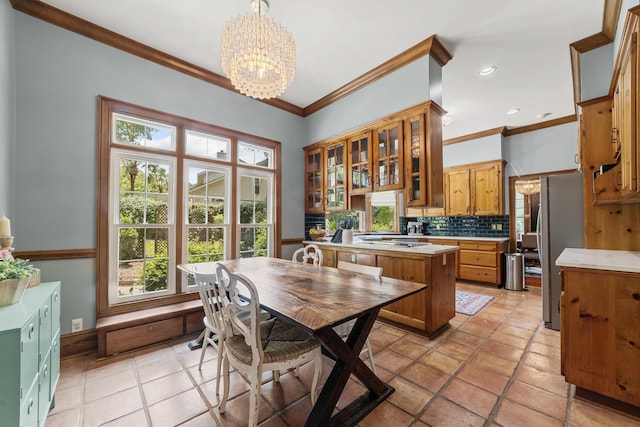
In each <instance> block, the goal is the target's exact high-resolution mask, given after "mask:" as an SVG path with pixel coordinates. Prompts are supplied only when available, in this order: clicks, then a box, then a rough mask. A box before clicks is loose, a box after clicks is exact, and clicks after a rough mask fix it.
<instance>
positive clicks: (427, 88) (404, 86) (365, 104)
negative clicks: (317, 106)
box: [305, 56, 446, 145]
mask: <svg viewBox="0 0 640 427" xmlns="http://www.w3.org/2000/svg"><path fill="white" fill-rule="evenodd" d="M445 67H446V66H445ZM438 70H442V69H441V67H440V66H439V65H438V64H437V63H436V62H435V60H433V59H431V58H430V56H426V57H422V58H420V59H418V60H416V61H414V62H412V63H410V64H407V65H405V66H404V67H402V68H400V69H399V70H397V71H395V72H393V73H392V74H389V75H387V76H385V77H383V78H381V79H380V80H377V81H375V82H373V83H371V84H370V85H368V86H365V87H364V88H363V89H361V90H359V91H357V92H355V93H352V94H350V95H348V96H346V97H344V98H342V99H341V100H339V101H338V102H335V103H333V104H331V105H329V106H327V107H325V108H323V109H322V110H320V111H317V112H315V113H313V114H312V115H310V116H309V117H307V118H306V123H305V124H306V129H307V135H306V144H305V145H309V144H312V143H314V142H318V141H321V140H323V139H326V138H330V137H332V136H336V135H338V134H342V133H344V132H347V131H349V130H350V129H353V128H356V127H358V126H361V125H364V124H367V123H369V122H372V121H375V120H377V119H381V118H383V117H385V116H388V115H389V114H392V113H396V112H398V111H402V110H404V109H405V108H409V107H413V106H414V105H418V104H420V103H423V102H425V101H428V100H429V99H430V95H431V94H433V95H434V100H435V97H436V96H439V95H440V93H439V90H440V88H441V86H442V81H441V80H442V79H441V78H440V77H441V75H440V74H439V72H438ZM444 72H446V68H445V69H444ZM436 102H437V101H436ZM439 104H440V103H439ZM440 106H442V105H440Z"/></svg>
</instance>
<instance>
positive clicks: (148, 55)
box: [11, 0, 303, 116]
mask: <svg viewBox="0 0 640 427" xmlns="http://www.w3.org/2000/svg"><path fill="white" fill-rule="evenodd" d="M11 5H12V6H13V8H14V9H15V10H17V11H19V12H22V13H24V14H27V15H30V16H33V17H34V18H37V19H40V20H42V21H45V22H48V23H50V24H53V25H56V26H58V27H61V28H64V29H65V30H69V31H71V32H74V33H77V34H80V35H82V36H85V37H88V38H90V39H93V40H95V41H98V42H100V43H104V44H106V45H108V46H111V47H114V48H116V49H119V50H122V51H125V52H127V53H130V54H132V55H135V56H138V57H140V58H143V59H146V60H148V61H151V62H155V63H156V64H160V65H163V66H165V67H167V68H171V69H173V70H176V71H179V72H181V73H184V74H187V75H189V76H191V77H195V78H197V79H200V80H204V81H205V82H207V83H211V84H214V85H216V86H219V87H221V88H224V89H227V90H230V91H232V92H235V93H237V94H240V92H239V91H237V90H236V89H235V88H234V87H233V85H232V84H231V81H230V80H229V79H228V78H226V77H224V76H221V75H220V74H216V73H214V72H213V71H209V70H207V69H206V68H203V67H200V66H198V65H195V64H192V63H190V62H187V61H184V60H182V59H180V58H177V57H175V56H173V55H169V54H168V53H165V52H162V51H160V50H158V49H155V48H152V47H151V46H147V45H145V44H143V43H140V42H137V41H135V40H133V39H130V38H128V37H125V36H123V35H121V34H118V33H116V32H113V31H111V30H108V29H106V28H104V27H101V26H99V25H96V24H94V23H93V22H89V21H86V20H84V19H81V18H78V17H77V16H74V15H71V14H70V13H68V12H65V11H63V10H60V9H57V8H55V7H53V6H51V5H48V4H46V3H43V2H41V1H38V0H11ZM242 96H244V95H242ZM256 101H260V102H263V103H265V104H269V105H271V106H273V107H277V108H280V109H282V110H285V111H288V112H290V113H293V114H296V115H298V116H302V115H303V109H302V108H300V107H298V106H296V105H293V104H290V103H288V102H286V101H283V100H281V99H278V98H272V99H261V100H256Z"/></svg>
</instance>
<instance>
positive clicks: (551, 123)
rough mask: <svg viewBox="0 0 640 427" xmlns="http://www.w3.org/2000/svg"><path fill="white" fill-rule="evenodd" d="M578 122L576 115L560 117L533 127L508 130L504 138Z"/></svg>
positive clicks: (535, 124)
mask: <svg viewBox="0 0 640 427" xmlns="http://www.w3.org/2000/svg"><path fill="white" fill-rule="evenodd" d="M577 120H578V117H577V116H576V115H573V114H570V115H568V116H564V117H558V118H557V119H553V120H547V121H546V122H540V123H534V124H532V125H527V126H520V127H517V128H513V129H507V130H506V132H505V133H504V136H513V135H518V134H521V133H526V132H533V131H536V130H540V129H546V128H550V127H554V126H560V125H564V124H567V123H572V122H575V121H577Z"/></svg>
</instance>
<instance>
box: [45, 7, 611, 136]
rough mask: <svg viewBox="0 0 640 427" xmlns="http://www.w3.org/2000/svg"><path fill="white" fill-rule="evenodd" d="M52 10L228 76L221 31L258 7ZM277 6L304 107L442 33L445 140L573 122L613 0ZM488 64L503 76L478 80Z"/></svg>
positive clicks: (293, 94)
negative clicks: (576, 77) (584, 64)
mask: <svg viewBox="0 0 640 427" xmlns="http://www.w3.org/2000/svg"><path fill="white" fill-rule="evenodd" d="M44 1H45V3H48V4H50V5H52V6H54V7H57V8H59V9H62V10H65V11H67V12H69V13H71V14H73V15H76V16H78V17H81V18H83V19H86V20H88V21H91V22H93V23H96V24H98V25H100V26H102V27H105V28H107V29H110V30H112V31H115V32H118V33H120V34H122V35H125V36H127V37H129V38H132V39H134V40H137V41H139V42H141V43H144V44H146V45H148V46H151V47H154V48H156V49H159V50H161V51H164V52H166V53H169V54H171V55H174V56H177V57H179V58H182V59H184V60H186V61H188V62H191V63H193V64H195V65H198V66H201V67H204V68H207V69H209V70H211V71H213V72H215V73H218V74H221V75H222V74H223V73H222V68H221V65H220V34H221V32H222V27H223V26H224V24H225V22H226V21H228V20H229V19H230V18H231V17H233V16H237V15H240V14H244V13H247V12H248V11H249V10H250V9H249V0H182V1H176V0H91V1H79V0H44ZM270 2H271V9H270V11H269V14H270V15H271V17H272V18H273V19H274V20H275V21H277V22H280V23H281V24H282V25H284V26H285V27H287V29H288V30H289V31H290V32H291V33H292V34H293V37H294V39H295V41H296V50H297V69H296V78H295V81H294V82H293V84H292V85H291V86H290V87H289V88H288V89H287V91H286V92H285V93H284V94H283V95H282V96H281V98H282V99H283V100H285V101H287V102H290V103H292V104H294V105H297V106H299V107H306V106H308V105H309V104H311V103H313V102H315V101H317V100H318V99H320V98H322V97H324V96H326V95H327V94H329V93H331V92H333V91H334V90H336V89H338V88H339V87H341V86H342V85H344V84H346V83H349V82H350V81H352V80H353V79H355V78H357V77H359V76H361V75H362V74H365V73H367V72H368V71H369V70H371V69H373V68H375V67H377V66H378V65H380V64H382V63H383V62H385V61H387V60H388V59H390V58H392V57H394V56H395V55H397V54H399V53H401V52H403V51H405V50H406V49H408V48H410V47H412V46H413V45H415V44H416V43H418V42H420V41H422V40H424V39H426V38H428V37H429V36H431V35H434V34H435V35H437V37H438V38H439V39H440V41H441V42H442V43H443V44H444V46H445V47H446V48H447V50H448V51H449V52H450V53H451V54H452V55H453V59H452V60H451V61H449V63H448V64H447V65H445V66H444V68H443V70H442V79H443V89H442V90H443V100H442V101H443V102H442V103H443V105H442V106H443V107H444V109H445V110H447V111H448V112H449V113H450V114H451V115H452V116H453V122H452V123H451V124H450V125H448V126H446V127H445V128H444V139H449V138H454V137H458V136H463V135H467V134H470V133H474V132H479V131H483V130H487V129H492V128H496V127H500V126H508V127H516V126H525V125H529V124H533V123H537V122H540V121H547V120H551V119H555V118H559V117H563V116H567V115H569V114H574V112H575V110H574V105H573V85H572V77H571V62H570V55H569V44H570V43H572V42H575V41H578V40H580V39H582V38H585V37H588V36H590V35H593V34H595V33H598V32H600V31H602V20H603V12H604V0H537V1H516V0H483V1H478V0H456V1H452V0H445V1H433V0H395V1H389V0H348V1H347V0H323V1H318V2H312V1H305V0H270ZM487 65H496V66H497V67H498V70H497V72H495V73H494V74H493V75H492V76H489V77H485V78H481V77H480V76H479V75H478V70H480V69H481V68H483V67H485V66H487ZM511 108H519V109H520V112H519V113H518V114H515V115H506V114H505V112H506V111H507V110H508V109H511ZM542 113H550V114H549V115H548V117H546V118H539V117H538V115H540V114H542Z"/></svg>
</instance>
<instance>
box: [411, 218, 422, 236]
mask: <svg viewBox="0 0 640 427" xmlns="http://www.w3.org/2000/svg"><path fill="white" fill-rule="evenodd" d="M407 234H408V235H409V236H422V223H421V222H415V221H409V222H408V223H407Z"/></svg>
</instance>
